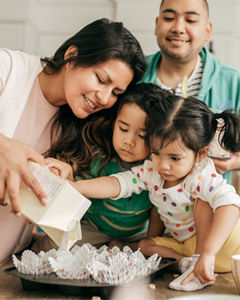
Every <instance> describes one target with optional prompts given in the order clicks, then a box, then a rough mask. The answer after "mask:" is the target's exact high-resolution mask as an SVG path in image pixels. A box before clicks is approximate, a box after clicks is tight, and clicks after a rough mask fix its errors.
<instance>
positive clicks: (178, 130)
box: [147, 91, 240, 155]
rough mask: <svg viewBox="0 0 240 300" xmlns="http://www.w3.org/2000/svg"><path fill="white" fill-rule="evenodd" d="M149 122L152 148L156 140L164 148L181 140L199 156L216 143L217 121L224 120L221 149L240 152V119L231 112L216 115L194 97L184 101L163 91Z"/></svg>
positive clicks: (148, 139) (148, 136)
mask: <svg viewBox="0 0 240 300" xmlns="http://www.w3.org/2000/svg"><path fill="white" fill-rule="evenodd" d="M149 118H150V122H149V124H148V128H147V143H148V144H149V145H150V146H151V145H153V143H154V141H155V140H156V139H158V140H159V142H160V145H159V146H160V148H161V147H162V146H163V143H164V142H173V141H175V140H177V139H178V138H180V139H181V140H182V142H183V143H184V144H185V146H186V147H188V148H189V149H191V150H193V151H194V153H195V154H196V155H197V154H198V152H199V150H200V149H201V148H202V147H205V146H208V145H209V143H210V141H211V140H212V138H213V136H214V134H215V132H216V130H217V127H218V121H217V120H218V119H223V121H224V122H223V125H222V127H221V128H220V129H219V130H220V131H221V133H220V134H219V137H221V140H220V141H219V143H220V145H221V146H222V147H223V148H224V149H226V150H228V151H230V152H238V151H240V117H239V115H237V114H234V113H232V112H231V110H225V111H223V112H222V113H217V114H216V113H213V112H212V111H211V110H210V109H209V108H208V106H207V105H206V104H205V103H204V102H203V101H200V100H198V99H196V98H194V97H188V98H185V99H183V98H181V97H179V96H176V95H173V94H171V93H168V92H166V91H163V92H162V95H161V97H159V101H158V102H156V104H155V106H154V108H153V109H152V113H151V114H150V117H149ZM154 144H155V143H154Z"/></svg>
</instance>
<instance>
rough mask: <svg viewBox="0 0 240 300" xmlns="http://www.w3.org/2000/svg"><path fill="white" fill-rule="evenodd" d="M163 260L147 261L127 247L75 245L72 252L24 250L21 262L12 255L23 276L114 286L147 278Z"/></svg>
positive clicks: (153, 256) (152, 259) (138, 252)
mask: <svg viewBox="0 0 240 300" xmlns="http://www.w3.org/2000/svg"><path fill="white" fill-rule="evenodd" d="M160 259H161V258H158V256H157V254H154V255H152V256H151V257H149V258H148V259H146V258H145V257H144V256H143V254H142V253H141V252H140V250H139V249H138V250H137V251H135V252H133V251H132V250H131V249H130V248H129V247H127V246H125V247H124V248H123V251H121V250H120V249H119V248H118V247H116V246H115V247H113V248H112V249H108V248H107V246H102V247H101V248H99V249H97V248H95V247H94V246H92V245H91V244H84V245H82V246H81V247H79V246H74V247H73V248H72V250H70V251H67V250H60V249H59V250H54V249H52V250H50V251H48V252H46V253H45V252H44V251H41V252H40V253H39V254H38V255H37V254H35V253H34V252H32V251H30V250H25V251H24V252H23V254H22V257H21V260H18V259H17V257H16V256H15V255H13V263H14V265H15V267H16V268H17V270H18V271H19V272H20V273H24V274H32V275H42V274H50V273H55V274H56V276H58V277H59V278H62V279H68V280H73V279H74V280H82V279H88V278H90V277H92V278H94V279H95V280H96V281H97V282H99V283H108V284H113V285H118V284H125V283H129V282H130V281H132V280H133V279H135V278H138V277H142V276H146V275H148V274H149V273H150V272H152V271H154V270H156V269H157V268H158V265H159V263H160Z"/></svg>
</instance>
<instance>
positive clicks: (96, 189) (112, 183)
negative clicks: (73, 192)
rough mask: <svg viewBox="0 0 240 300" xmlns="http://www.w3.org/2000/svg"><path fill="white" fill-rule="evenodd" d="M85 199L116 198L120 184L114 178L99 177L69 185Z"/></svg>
mask: <svg viewBox="0 0 240 300" xmlns="http://www.w3.org/2000/svg"><path fill="white" fill-rule="evenodd" d="M71 184H72V185H73V186H74V188H75V189H77V190H78V191H79V192H80V193H81V194H82V195H84V196H85V197H87V198H100V199H102V198H116V197H118V195H119V194H120V184H119V181H118V179H117V178H116V177H107V176H105V177H99V178H94V179H89V180H80V181H75V182H72V183H71Z"/></svg>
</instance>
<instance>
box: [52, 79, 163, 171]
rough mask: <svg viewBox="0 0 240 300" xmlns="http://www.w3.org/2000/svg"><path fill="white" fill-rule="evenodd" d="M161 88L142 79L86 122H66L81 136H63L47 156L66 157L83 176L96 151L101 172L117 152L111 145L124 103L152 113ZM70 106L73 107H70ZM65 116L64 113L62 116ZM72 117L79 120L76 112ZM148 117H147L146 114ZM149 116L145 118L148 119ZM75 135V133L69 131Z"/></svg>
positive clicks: (68, 129) (62, 158) (67, 126)
mask: <svg viewBox="0 0 240 300" xmlns="http://www.w3.org/2000/svg"><path fill="white" fill-rule="evenodd" d="M161 91H162V89H161V88H160V87H159V86H157V85H155V84H152V83H140V84H137V85H135V86H131V87H129V88H128V89H127V91H126V92H125V93H124V94H122V95H120V96H119V100H118V101H117V103H116V104H115V105H114V106H113V107H112V108H110V109H106V110H102V111H99V112H97V113H95V114H92V115H90V116H88V117H87V118H86V119H84V120H80V121H84V124H82V123H81V122H78V123H76V124H79V128H74V127H72V126H71V125H70V124H66V130H64V131H66V133H67V132H68V131H70V129H71V132H73V131H74V130H76V132H78V134H79V136H78V138H77V139H73V140H72V142H71V143H68V142H66V140H65V137H63V139H62V140H60V141H59V142H58V143H57V144H56V146H54V147H52V150H51V149H50V151H49V152H48V153H47V156H52V157H56V158H58V159H60V160H64V161H66V162H68V163H70V164H71V165H72V166H73V170H74V174H78V175H79V174H81V175H82V176H84V174H85V172H84V170H85V169H86V168H88V167H89V165H90V163H91V162H92V161H93V159H94V158H95V157H96V156H97V155H101V156H102V162H101V165H100V168H99V171H98V173H100V172H101V170H102V168H103V167H104V166H105V165H106V164H107V163H108V162H109V161H110V160H111V159H112V158H113V156H114V155H115V152H114V149H113V145H112V135H113V126H114V122H115V119H116V117H117V115H118V113H119V112H120V110H121V108H122V107H123V105H124V104H136V105H138V106H139V107H140V108H141V109H142V110H143V111H145V112H146V114H147V116H148V115H149V113H150V111H151V109H152V107H153V106H154V103H155V102H156V101H157V100H158V95H159V93H160V92H161ZM68 109H70V108H68ZM62 118H64V115H63V116H62ZM73 118H75V119H76V121H77V120H78V119H77V118H76V117H75V116H73ZM147 120H148V118H147ZM147 120H146V121H147ZM69 135H70V136H71V135H73V136H75V133H69V134H68V135H67V136H66V139H67V140H69Z"/></svg>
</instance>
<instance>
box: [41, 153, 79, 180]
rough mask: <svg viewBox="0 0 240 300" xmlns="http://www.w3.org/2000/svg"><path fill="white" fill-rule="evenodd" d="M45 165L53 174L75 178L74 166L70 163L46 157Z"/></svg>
mask: <svg viewBox="0 0 240 300" xmlns="http://www.w3.org/2000/svg"><path fill="white" fill-rule="evenodd" d="M45 165H46V166H47V167H48V168H49V170H50V171H51V172H52V173H53V174H55V175H57V176H61V177H62V178H64V179H68V180H73V171H72V167H71V166H70V165H69V164H68V163H66V162H63V161H61V160H58V159H55V158H52V157H48V158H46V159H45Z"/></svg>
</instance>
